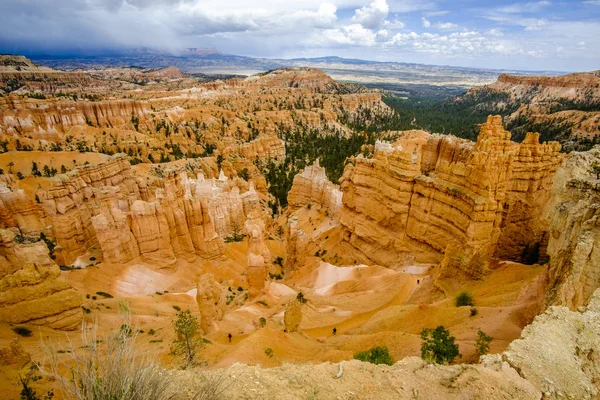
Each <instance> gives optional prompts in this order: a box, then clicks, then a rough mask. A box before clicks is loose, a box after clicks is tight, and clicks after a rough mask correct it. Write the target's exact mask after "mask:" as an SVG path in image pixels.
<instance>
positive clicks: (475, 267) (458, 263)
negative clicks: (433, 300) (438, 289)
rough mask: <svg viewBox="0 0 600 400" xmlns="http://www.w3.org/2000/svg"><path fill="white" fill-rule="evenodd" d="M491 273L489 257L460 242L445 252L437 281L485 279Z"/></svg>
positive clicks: (451, 245)
mask: <svg viewBox="0 0 600 400" xmlns="http://www.w3.org/2000/svg"><path fill="white" fill-rule="evenodd" d="M489 272H490V270H489V260H488V257H486V256H484V255H482V254H481V253H478V252H477V251H476V250H474V249H472V248H465V247H463V246H461V245H460V243H458V242H452V243H450V244H449V245H448V246H447V247H446V250H445V251H444V258H443V259H442V262H441V263H440V268H439V270H438V273H437V275H436V279H444V278H454V279H459V280H471V279H483V277H484V276H485V275H487V274H488V273H489Z"/></svg>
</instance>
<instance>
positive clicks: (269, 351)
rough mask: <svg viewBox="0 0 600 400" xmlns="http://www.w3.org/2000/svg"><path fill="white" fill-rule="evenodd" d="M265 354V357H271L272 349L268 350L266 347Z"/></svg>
mask: <svg viewBox="0 0 600 400" xmlns="http://www.w3.org/2000/svg"><path fill="white" fill-rule="evenodd" d="M265 354H266V355H267V356H269V357H273V349H272V348H270V347H267V348H266V349H265Z"/></svg>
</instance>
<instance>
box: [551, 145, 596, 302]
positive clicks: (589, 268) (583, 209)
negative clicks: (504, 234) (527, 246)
mask: <svg viewBox="0 0 600 400" xmlns="http://www.w3.org/2000/svg"><path fill="white" fill-rule="evenodd" d="M594 164H597V165H598V164H600V147H595V148H594V149H592V150H590V151H588V152H585V153H571V154H570V157H568V158H567V159H566V160H565V163H564V166H563V168H561V169H559V170H558V173H557V175H556V178H555V180H554V185H553V187H552V197H551V199H550V202H549V203H548V205H547V208H546V216H547V218H548V219H549V223H550V230H549V243H548V254H549V255H550V267H549V275H550V286H551V291H550V292H549V293H548V302H549V303H550V304H561V305H566V306H569V307H570V308H576V307H579V306H582V305H584V304H586V302H587V301H588V300H589V298H590V296H591V295H592V293H594V290H596V289H597V288H598V287H600V248H599V246H598V243H599V242H600V180H598V179H597V176H596V174H595V173H594V172H593V171H592V165H594Z"/></svg>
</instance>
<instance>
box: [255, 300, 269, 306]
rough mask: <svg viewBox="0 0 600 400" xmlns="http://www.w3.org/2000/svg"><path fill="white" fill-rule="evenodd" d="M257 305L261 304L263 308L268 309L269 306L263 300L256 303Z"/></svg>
mask: <svg viewBox="0 0 600 400" xmlns="http://www.w3.org/2000/svg"><path fill="white" fill-rule="evenodd" d="M257 303H258V304H262V305H263V306H265V307H268V306H269V304H267V302H266V301H264V300H259V301H257Z"/></svg>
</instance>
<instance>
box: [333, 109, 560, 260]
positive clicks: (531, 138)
mask: <svg viewBox="0 0 600 400" xmlns="http://www.w3.org/2000/svg"><path fill="white" fill-rule="evenodd" d="M405 147H406V149H405ZM559 150H560V145H559V144H558V143H554V142H552V143H548V144H546V143H545V144H540V143H539V142H538V136H537V135H535V134H529V135H528V136H527V138H526V140H525V141H524V142H523V143H521V144H518V143H514V142H511V141H510V133H509V132H507V131H506V130H504V129H503V127H502V122H501V119H500V117H489V118H488V120H487V122H486V123H485V124H483V125H482V126H481V130H480V134H479V138H478V140H477V142H476V143H470V142H468V141H465V140H460V139H457V138H454V137H452V136H438V135H431V136H428V137H423V135H420V136H419V137H415V136H414V135H410V136H409V137H407V138H404V139H402V138H401V139H399V140H398V141H397V142H396V143H394V144H393V145H383V144H379V145H378V146H376V151H375V156H374V158H373V159H365V158H363V157H362V156H359V157H357V158H356V159H354V160H352V163H351V164H350V165H348V166H347V167H346V170H345V172H344V176H343V178H342V179H343V182H342V184H341V188H342V192H343V197H342V210H341V216H340V223H341V225H342V226H343V228H344V230H345V234H344V242H345V243H346V245H347V246H350V247H349V249H354V251H355V250H359V252H360V253H361V254H362V256H363V257H365V259H366V260H370V261H371V262H374V263H379V264H382V265H388V266H389V265H394V264H396V263H401V262H402V259H403V256H405V255H406V254H413V255H415V256H416V258H417V261H422V262H437V261H439V260H441V255H442V254H443V252H444V250H445V248H446V246H447V245H448V244H450V243H451V242H452V241H454V240H458V241H460V242H461V243H463V244H464V245H466V246H467V247H471V248H473V249H476V250H477V251H478V252H481V253H482V254H484V255H487V256H492V255H495V256H497V257H499V258H501V259H512V260H520V259H521V258H522V255H523V252H524V251H525V249H526V247H527V246H538V247H540V248H541V249H542V253H544V249H545V247H544V245H545V243H546V240H547V238H546V231H547V227H546V226H545V225H544V222H543V221H541V219H540V213H541V208H542V206H543V205H544V204H545V203H546V202H547V200H548V198H549V194H550V187H551V184H552V179H553V176H554V174H555V172H556V170H557V169H558V167H559V166H560V164H561V162H562V158H563V156H562V155H561V154H560V153H559Z"/></svg>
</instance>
